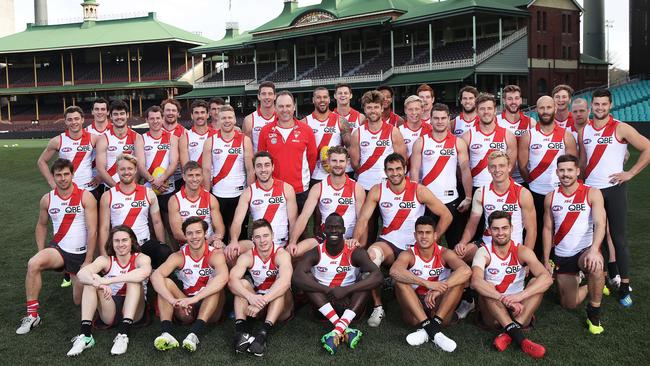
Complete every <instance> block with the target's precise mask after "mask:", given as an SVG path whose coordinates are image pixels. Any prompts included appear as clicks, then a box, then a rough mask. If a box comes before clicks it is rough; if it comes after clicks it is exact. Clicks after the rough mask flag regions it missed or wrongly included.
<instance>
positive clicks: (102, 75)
mask: <svg viewBox="0 0 650 366" xmlns="http://www.w3.org/2000/svg"><path fill="white" fill-rule="evenodd" d="M61 59H63V58H61ZM99 83H100V84H104V70H103V68H102V51H101V50H100V51H99Z"/></svg>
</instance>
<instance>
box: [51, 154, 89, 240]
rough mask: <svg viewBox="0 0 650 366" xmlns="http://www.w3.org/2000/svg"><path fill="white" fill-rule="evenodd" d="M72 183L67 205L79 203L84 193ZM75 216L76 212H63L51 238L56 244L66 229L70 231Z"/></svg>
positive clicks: (63, 236)
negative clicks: (57, 228)
mask: <svg viewBox="0 0 650 366" xmlns="http://www.w3.org/2000/svg"><path fill="white" fill-rule="evenodd" d="M77 154H78V153H77ZM72 184H73V186H74V188H73V189H72V195H71V196H70V202H69V203H68V207H74V206H79V204H80V203H81V198H82V197H83V193H84V191H83V190H82V189H79V187H77V185H76V184H74V183H72ZM75 217H77V214H76V213H72V212H71V213H67V214H65V216H63V220H62V221H61V225H59V230H57V232H56V233H55V234H54V238H53V239H52V241H53V242H54V243H56V244H58V243H59V242H60V241H61V240H62V239H63V238H65V236H66V234H67V233H68V231H70V227H71V226H72V223H73V222H74V219H75Z"/></svg>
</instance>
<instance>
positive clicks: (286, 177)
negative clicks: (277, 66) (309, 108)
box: [258, 90, 318, 212]
mask: <svg viewBox="0 0 650 366" xmlns="http://www.w3.org/2000/svg"><path fill="white" fill-rule="evenodd" d="M295 103H296V101H295V99H294V98H293V94H291V92H289V91H286V90H285V91H282V92H280V93H278V97H277V98H276V100H275V109H276V112H277V115H278V118H277V119H276V120H275V121H273V122H271V123H269V124H267V125H266V126H264V127H263V128H262V131H260V136H259V145H258V148H259V151H268V152H269V154H271V156H272V157H273V160H274V162H275V168H274V170H273V176H274V177H275V178H278V179H281V180H283V181H285V182H287V183H289V184H290V185H291V187H293V190H294V192H295V193H296V204H297V205H298V212H300V211H302V207H303V206H304V204H305V200H307V195H308V190H309V182H310V178H311V175H312V173H313V172H314V169H315V167H316V161H317V160H318V150H317V148H316V137H315V136H314V132H313V131H312V129H311V128H310V127H309V126H308V125H307V124H306V123H304V122H301V121H299V120H297V119H295V117H294V112H295V111H296V104H295Z"/></svg>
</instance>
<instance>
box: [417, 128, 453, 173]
mask: <svg viewBox="0 0 650 366" xmlns="http://www.w3.org/2000/svg"><path fill="white" fill-rule="evenodd" d="M431 138H433V134H431ZM434 141H435V140H434ZM454 146H456V136H454V135H452V134H451V132H449V133H448V134H447V137H445V144H444V145H443V149H451V148H452V147H454ZM450 158H451V156H449V155H445V156H440V157H438V160H436V163H435V164H434V165H433V168H432V169H431V171H430V172H429V173H428V174H427V175H426V176H425V177H424V178H422V185H425V186H428V185H429V184H430V183H431V182H433V181H434V180H436V178H438V176H439V175H440V173H442V170H443V169H444V168H445V166H446V165H447V162H448V161H449V159H450Z"/></svg>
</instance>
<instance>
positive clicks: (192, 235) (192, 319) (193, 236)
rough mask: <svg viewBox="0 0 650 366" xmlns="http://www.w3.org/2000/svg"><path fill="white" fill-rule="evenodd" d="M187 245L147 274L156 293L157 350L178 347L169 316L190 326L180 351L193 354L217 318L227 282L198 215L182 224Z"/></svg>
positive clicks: (223, 266) (225, 270)
mask: <svg viewBox="0 0 650 366" xmlns="http://www.w3.org/2000/svg"><path fill="white" fill-rule="evenodd" d="M182 229H183V233H184V234H185V238H186V239H187V244H185V245H183V246H182V247H181V249H180V250H179V251H178V252H175V253H173V254H172V255H170V256H169V258H167V260H166V261H165V262H164V263H163V264H162V265H161V266H160V267H158V269H157V270H156V271H154V273H153V274H152V275H151V284H152V285H153V288H154V289H155V290H156V292H157V293H158V311H159V312H160V328H161V330H162V334H161V335H160V336H158V337H157V338H156V339H155V340H154V347H156V349H158V350H160V351H166V350H168V349H172V348H176V347H178V341H177V340H176V338H174V336H172V335H171V332H172V317H176V320H178V321H179V322H180V323H182V324H190V323H192V328H191V330H190V333H189V334H188V335H187V337H185V339H184V340H183V348H185V349H187V350H188V351H190V352H194V351H196V346H197V345H198V344H199V337H200V336H201V333H203V329H204V328H205V323H207V322H211V323H212V322H216V321H217V320H218V319H219V318H220V317H221V312H222V310H223V304H224V299H225V295H224V287H225V286H226V284H227V283H228V266H227V265H226V258H225V257H224V255H223V252H222V251H221V250H217V249H214V248H213V247H211V246H209V245H208V243H207V242H206V239H205V234H206V232H207V230H208V223H207V222H205V221H204V220H203V219H202V218H200V217H198V216H192V217H189V218H188V219H187V220H185V222H184V223H183V227H182ZM172 272H175V273H176V277H177V278H178V280H179V281H180V282H181V283H182V286H183V289H182V290H181V289H179V288H178V286H177V285H176V283H174V281H173V280H172V279H171V278H169V276H170V275H171V274H172Z"/></svg>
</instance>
